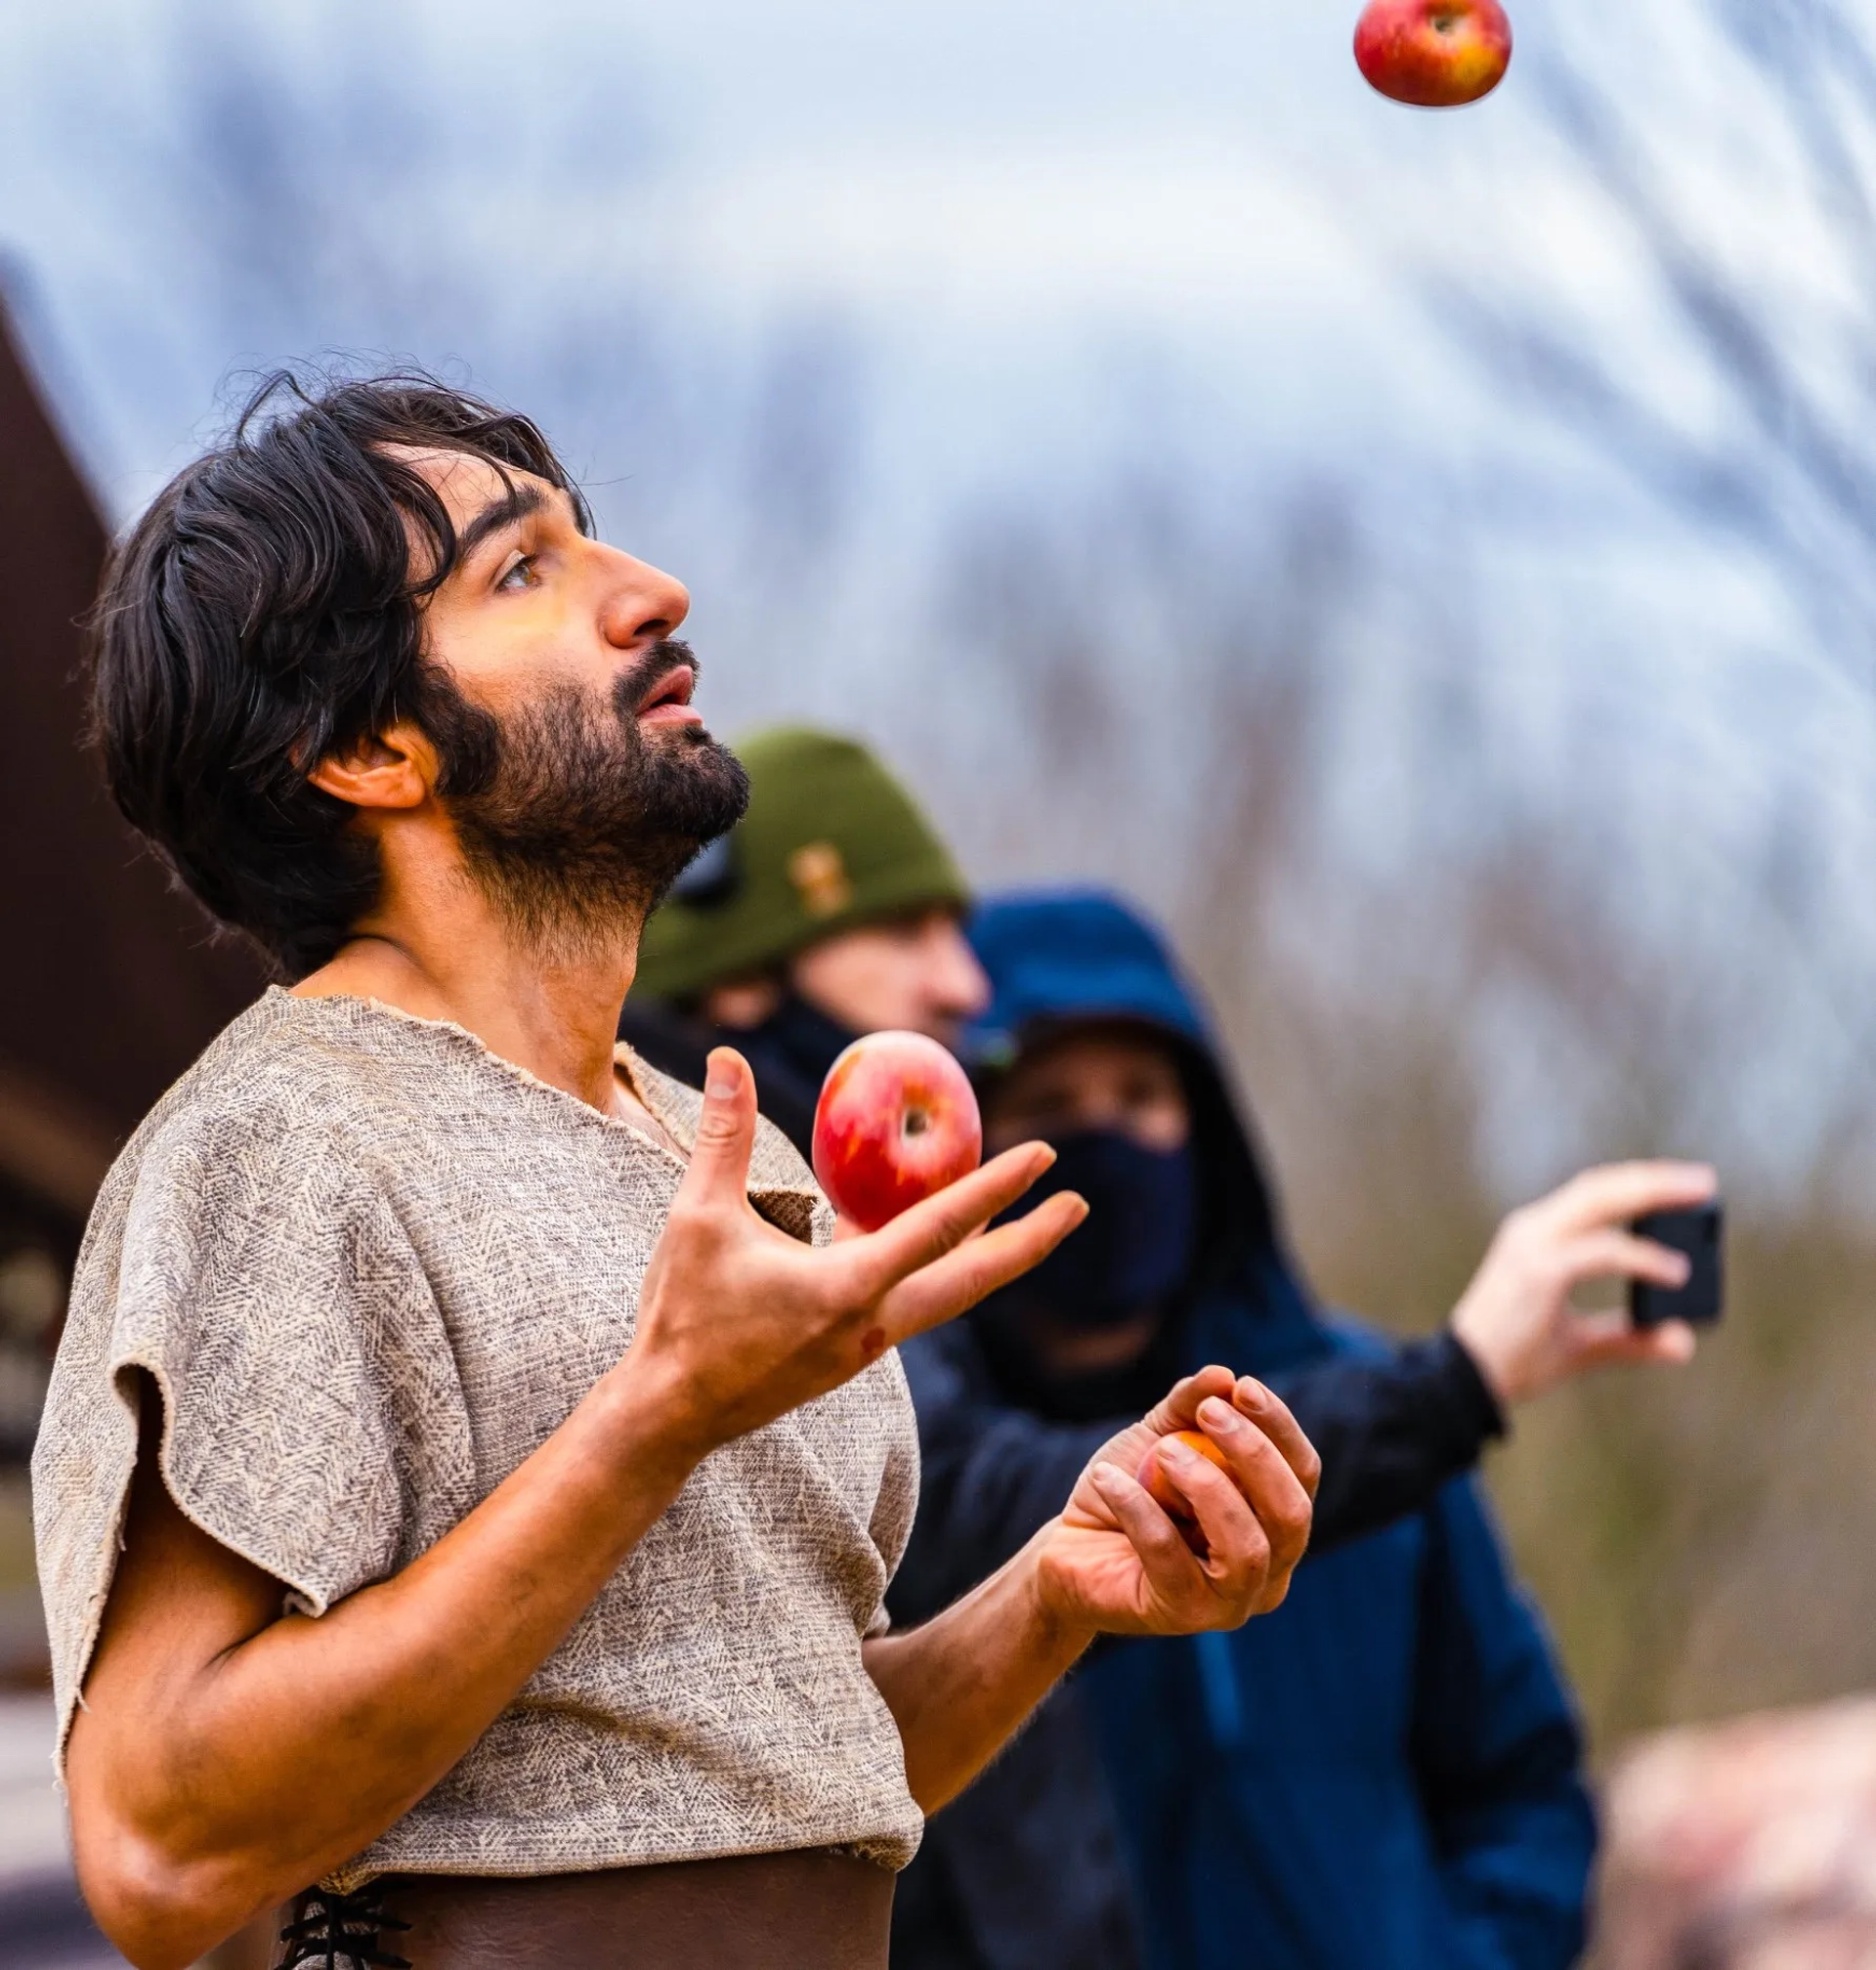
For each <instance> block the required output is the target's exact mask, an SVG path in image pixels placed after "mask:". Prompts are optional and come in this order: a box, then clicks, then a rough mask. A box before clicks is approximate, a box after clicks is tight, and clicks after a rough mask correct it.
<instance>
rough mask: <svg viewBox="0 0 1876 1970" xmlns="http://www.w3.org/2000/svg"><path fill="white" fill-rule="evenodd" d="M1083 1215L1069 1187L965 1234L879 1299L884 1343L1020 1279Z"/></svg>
mask: <svg viewBox="0 0 1876 1970" xmlns="http://www.w3.org/2000/svg"><path fill="white" fill-rule="evenodd" d="M1086 1217H1087V1204H1086V1203H1084V1202H1083V1200H1082V1199H1081V1198H1080V1197H1078V1196H1076V1194H1075V1193H1074V1192H1073V1191H1072V1190H1058V1191H1057V1192H1056V1193H1055V1195H1054V1196H1053V1197H1045V1199H1044V1200H1043V1201H1042V1203H1040V1204H1039V1205H1037V1207H1036V1209H1035V1210H1034V1211H1029V1212H1026V1213H1025V1214H1024V1215H1023V1216H1022V1217H1021V1218H1019V1219H1017V1220H1016V1221H1015V1222H1014V1223H1012V1224H1000V1225H998V1227H997V1228H996V1230H994V1231H986V1232H985V1233H984V1235H983V1236H982V1237H981V1238H966V1239H965V1240H964V1242H963V1243H962V1244H960V1245H959V1246H958V1248H957V1249H956V1250H955V1251H952V1252H950V1253H948V1254H947V1255H946V1256H945V1257H944V1258H942V1259H936V1260H934V1261H932V1263H930V1264H928V1265H922V1266H921V1267H920V1268H919V1269H918V1270H917V1271H916V1272H914V1273H913V1274H912V1275H911V1276H910V1277H909V1278H906V1279H902V1280H901V1281H900V1282H899V1284H898V1285H897V1286H895V1287H893V1288H892V1290H891V1291H890V1292H889V1293H887V1294H886V1296H885V1298H884V1299H883V1300H881V1301H880V1303H879V1320H880V1325H881V1327H882V1328H883V1330H884V1332H885V1334H886V1338H887V1342H888V1345H889V1346H892V1347H897V1346H898V1345H899V1343H900V1342H902V1341H907V1340H910V1339H911V1338H912V1336H913V1335H915V1334H922V1333H923V1332H924V1331H925V1330H926V1328H928V1327H936V1326H939V1325H941V1324H942V1323H943V1322H944V1321H946V1320H950V1319H954V1318H955V1317H956V1316H957V1315H958V1314H959V1313H961V1312H963V1311H964V1310H965V1308H966V1307H970V1306H976V1304H977V1303H978V1301H980V1300H982V1299H984V1298H985V1297H986V1296H987V1295H988V1294H991V1293H994V1292H996V1290H997V1289H998V1287H1000V1286H1007V1285H1008V1284H1009V1282H1010V1281H1011V1280H1012V1279H1017V1278H1020V1277H1021V1276H1022V1275H1023V1274H1024V1273H1025V1272H1027V1271H1028V1270H1029V1268H1030V1267H1031V1266H1032V1265H1035V1264H1037V1263H1040V1262H1041V1261H1042V1260H1044V1259H1045V1258H1046V1257H1047V1256H1048V1254H1049V1253H1051V1252H1052V1251H1053V1250H1054V1249H1055V1247H1056V1246H1057V1245H1059V1244H1060V1243H1061V1242H1062V1240H1063V1239H1064V1238H1066V1237H1067V1236H1068V1234H1069V1233H1070V1232H1071V1231H1073V1230H1074V1229H1075V1227H1076V1226H1077V1225H1078V1224H1080V1223H1081V1222H1082V1221H1083V1220H1084V1219H1085V1218H1086ZM874 1235H875V1236H879V1235H883V1234H879V1233H875V1234H874Z"/></svg>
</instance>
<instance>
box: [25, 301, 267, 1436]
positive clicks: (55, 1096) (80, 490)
mask: <svg viewBox="0 0 1876 1970" xmlns="http://www.w3.org/2000/svg"><path fill="white" fill-rule="evenodd" d="M106 546H107V530H106V526H105V523H104V520H103V519H102V517H101V515H100V513H99V511H98V507H97V503H96V501H95V500H94V499H93V497H92V495H91V492H90V491H89V489H88V488H87V486H86V484H85V482H84V479H83V477H82V476H81V474H80V473H79V471H78V469H77V467H76V465H75V464H74V462H73V460H72V459H71V457H70V456H69V454H68V452H67V450H66V448H65V446H64V443H63V442H62V441H61V438H60V435H59V431H58V428H57V426H56V424H55V423H54V420H53V418H52V417H51V415H50V414H49V413H48V410H47V407H46V405H45V403H44V402H43V400H42V398H41V396H40V394H39V392H38V390H37V389H36V387H35V386H34V383H33V380H32V377H31V375H30V373H29V371H28V369H27V366H26V364H25V362H24V360H23V357H22V355H21V349H20V346H19V343H18V340H17V338H16V336H15V335H14V333H13V331H12V329H11V326H10V324H9V323H8V321H7V320H6V318H5V316H4V313H0V596H4V598H5V600H4V606H0V925H3V926H4V932H5V943H4V947H3V948H0V1275H3V1274H4V1267H5V1263H6V1260H7V1255H8V1254H10V1253H18V1252H19V1251H21V1249H22V1248H30V1249H34V1250H36V1251H37V1252H39V1253H41V1254H43V1255H47V1256H51V1257H56V1259H57V1260H58V1261H59V1262H60V1263H62V1264H64V1263H68V1262H69V1259H70V1257H71V1255H72V1254H73V1253H74V1252H75V1249H76V1244H77V1239H78V1236H79V1234H80V1232H81V1230H82V1228H83V1224H84V1220H85V1215H86V1213H87V1211H88V1210H89V1208H90V1205H91V1199H92V1195H93V1193H94V1192H95V1190H96V1189H97V1186H98V1183H99V1180H100V1179H101V1178H102V1177H103V1176H104V1173H105V1170H106V1169H107V1165H108V1163H109V1160H110V1158H111V1156H112V1154H113V1153H114V1152H115V1149H116V1147H117V1145H118V1144H119V1143H120V1142H121V1141H122V1140H123V1139H124V1137H125V1136H126V1135H129V1133H130V1131H131V1130H132V1129H134V1128H135V1127H136V1125H137V1122H138V1120H139V1119H140V1118H141V1117H142V1116H143V1114H144V1113H145V1112H146V1111H147V1110H148V1109H149V1106H150V1104H151V1102H153V1101H154V1100H155V1098H156V1097H157V1095H159V1094H160V1093H161V1092H162V1091H163V1090H164V1088H166V1087H167V1086H168V1085H169V1083H170V1082H171V1081H172V1080H174V1079H175V1077H176V1076H177V1074H179V1073H180V1072H181V1071H182V1069H183V1068H184V1067H186V1066H187V1065H188V1064H189V1062H190V1061H191V1060H192V1058H193V1057H194V1056H195V1054H196V1053H198V1052H199V1051H200V1050H201V1049H202V1047H203V1046H204V1044H205V1043H206V1042H207V1041H208V1040H209V1039H210V1038H211V1037H212V1036H213V1035H214V1033H215V1032H216V1031H217V1030H218V1029H219V1028H220V1027H221V1026H223V1025H224V1024H226V1022H227V1021H228V1020H229V1019H230V1018H231V1017H232V1016H233V1015H234V1013H235V1012H236V1011H237V1010H238V1009H239V1008H240V1007H241V1006H243V1005H244V1004H246V1003H247V1002H248V1001H249V1000H250V999H251V998H252V997H253V996H254V994H255V993H256V992H257V991H258V990H259V989H260V985H261V982H262V981H261V974H260V971H259V969H258V966H257V965H256V964H255V962H254V961H253V959H252V958H250V957H249V956H248V955H247V953H246V952H245V951H243V950H242V949H241V948H240V947H239V946H237V945H235V944H233V943H231V942H228V941H223V940H217V939H216V938H215V937H214V936H213V935H212V933H211V930H210V927H209V924H208V921H207V920H206V919H205V918H204V916H203V915H202V913H201V912H200V911H199V910H197V909H196V908H195V906H194V905H193V904H192V903H191V902H190V901H189V900H188V899H187V898H186V897H183V896H181V895H179V894H177V893H176V892H175V891H174V890H173V889H172V888H171V886H170V884H169V882H168V879H167V878H166V876H165V874H164V872H163V871H162V869H161V868H160V867H159V866H158V865H157V864H156V862H154V861H153V860H152V859H151V858H150V857H149V855H148V854H147V853H145V852H144V851H143V850H142V849H140V848H139V846H138V845H137V842H136V840H135V838H134V837H133V836H132V835H131V834H130V831H129V830H128V829H127V828H126V827H125V825H124V824H123V822H122V821H121V819H120V818H119V817H118V815H117V813H116V810H115V809H114V807H113V806H112V805H111V802H110V799H109V796H108V795H107V793H106V792H105V789H104V786H103V784H102V781H101V778H100V775H99V770H98V764H97V761H96V759H95V758H94V757H93V756H92V755H91V753H89V752H88V751H87V750H86V749H85V748H84V745H83V726H84V708H83V699H84V691H83V682H82V678H81V676H80V669H81V664H82V654H83V643H82V629H81V626H80V624H81V620H82V619H83V617H84V615H85V613H86V611H87V610H88V609H89V608H90V606H91V603H92V600H93V598H94V597H95V595H96V593H97V590H98V580H99V575H100V573H101V571H102V568H103V565H104V559H105V552H106ZM3 1285H4V1277H3V1276H0V1286H3ZM4 1300H5V1295H4V1293H3V1292H0V1328H4V1326H5V1324H6V1320H5V1315H6V1306H5V1305H4ZM6 1434H7V1433H6V1431H5V1429H4V1427H0V1437H4V1436H5V1435H6ZM0 1454H4V1446H0Z"/></svg>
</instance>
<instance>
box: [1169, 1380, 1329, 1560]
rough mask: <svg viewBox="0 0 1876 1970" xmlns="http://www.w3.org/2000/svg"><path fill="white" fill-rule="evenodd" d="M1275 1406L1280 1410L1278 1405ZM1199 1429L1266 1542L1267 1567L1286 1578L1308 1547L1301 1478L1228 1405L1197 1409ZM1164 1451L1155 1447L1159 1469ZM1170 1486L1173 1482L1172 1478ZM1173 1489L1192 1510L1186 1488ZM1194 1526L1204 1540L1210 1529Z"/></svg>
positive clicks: (1214, 1401)
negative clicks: (1218, 1452)
mask: <svg viewBox="0 0 1876 1970" xmlns="http://www.w3.org/2000/svg"><path fill="white" fill-rule="evenodd" d="M1265 1393H1266V1394H1267V1393H1268V1391H1266V1392H1265ZM1270 1399H1271V1400H1272V1401H1273V1402H1274V1401H1275V1400H1276V1398H1275V1397H1274V1396H1271V1397H1270ZM1278 1406H1279V1407H1281V1405H1280V1404H1279V1405H1278ZM1288 1413H1289V1412H1288V1411H1287V1410H1286V1411H1285V1414H1286V1415H1287V1414H1288ZM1293 1427H1294V1426H1293ZM1199 1428H1200V1429H1201V1430H1203V1431H1204V1432H1205V1434H1206V1435H1207V1436H1209V1437H1210V1438H1211V1439H1212V1441H1213V1442H1214V1443H1215V1444H1216V1445H1217V1446H1218V1448H1219V1449H1220V1450H1222V1451H1223V1452H1224V1455H1225V1458H1226V1461H1227V1462H1228V1463H1229V1465H1230V1469H1231V1477H1233V1478H1235V1479H1236V1482H1235V1484H1234V1485H1233V1486H1232V1487H1231V1488H1232V1489H1234V1490H1235V1491H1237V1492H1239V1493H1240V1494H1241V1495H1242V1497H1243V1499H1244V1501H1245V1503H1246V1504H1247V1505H1248V1506H1249V1508H1250V1510H1251V1511H1252V1512H1253V1513H1254V1514H1255V1515H1256V1517H1257V1520H1258V1525H1259V1526H1260V1527H1261V1528H1262V1535H1263V1537H1264V1538H1265V1539H1266V1540H1267V1541H1268V1542H1269V1552H1268V1558H1269V1561H1270V1563H1271V1565H1272V1566H1273V1567H1277V1568H1281V1569H1282V1570H1283V1571H1285V1572H1287V1571H1288V1570H1289V1569H1290V1568H1291V1567H1293V1566H1294V1565H1295V1564H1296V1563H1297V1562H1298V1561H1299V1560H1300V1559H1301V1558H1302V1553H1303V1548H1304V1547H1305V1546H1307V1545H1308V1543H1309V1526H1310V1523H1311V1520H1312V1519H1313V1517H1314V1506H1313V1504H1312V1502H1311V1496H1310V1492H1309V1490H1308V1488H1307V1487H1306V1486H1305V1484H1304V1483H1303V1480H1302V1477H1301V1474H1300V1472H1298V1471H1297V1470H1296V1468H1295V1467H1294V1466H1293V1465H1292V1464H1291V1462H1290V1460H1289V1459H1288V1458H1287V1457H1286V1456H1285V1455H1284V1453H1283V1451H1282V1449H1281V1448H1280V1447H1279V1446H1278V1444H1277V1443H1276V1442H1275V1441H1274V1440H1273V1439H1272V1438H1271V1437H1270V1436H1269V1435H1266V1434H1265V1433H1264V1431H1263V1430H1262V1429H1260V1428H1259V1427H1258V1425H1257V1424H1255V1423H1253V1422H1251V1421H1249V1420H1248V1419H1247V1418H1246V1417H1244V1416H1242V1415H1240V1414H1239V1412H1238V1410H1237V1408H1236V1406H1235V1404H1233V1403H1231V1402H1224V1401H1220V1400H1219V1399H1218V1398H1217V1397H1216V1396H1208V1397H1207V1398H1206V1400H1205V1401H1203V1402H1201V1403H1200V1404H1199ZM1297 1435H1298V1437H1299V1438H1300V1439H1301V1441H1302V1442H1303V1446H1304V1448H1307V1447H1308V1443H1307V1438H1304V1437H1302V1433H1301V1432H1300V1431H1298V1432H1297ZM1168 1447H1169V1446H1168V1445H1167V1444H1162V1445H1161V1446H1160V1460H1161V1468H1162V1469H1165V1468H1167V1463H1166V1460H1167V1452H1168ZM1180 1447H1182V1446H1180ZM1188 1454H1190V1453H1188ZM1313 1455H1314V1453H1313V1452H1311V1456H1312V1457H1313ZM1193 1461H1194V1462H1196V1463H1200V1464H1203V1463H1204V1462H1205V1460H1204V1459H1203V1458H1194V1460H1193ZM1174 1469H1175V1470H1176V1467H1174ZM1193 1477H1194V1482H1195V1483H1196V1482H1198V1481H1199V1479H1198V1477H1197V1474H1196V1473H1194V1474H1193ZM1174 1481H1175V1482H1176V1481H1177V1479H1176V1477H1175V1479H1174ZM1178 1488H1179V1489H1180V1490H1181V1491H1182V1492H1184V1493H1185V1495H1186V1496H1187V1497H1188V1498H1192V1502H1193V1505H1194V1509H1195V1510H1196V1508H1197V1505H1198V1500H1197V1499H1196V1498H1195V1497H1193V1494H1192V1491H1191V1488H1190V1487H1189V1486H1187V1485H1185V1484H1182V1483H1181V1484H1179V1485H1178ZM1199 1522H1200V1524H1201V1526H1203V1527H1204V1529H1205V1531H1206V1535H1207V1538H1208V1540H1209V1539H1210V1538H1211V1527H1210V1526H1208V1525H1206V1524H1205V1520H1204V1518H1203V1516H1201V1518H1200V1521H1199Z"/></svg>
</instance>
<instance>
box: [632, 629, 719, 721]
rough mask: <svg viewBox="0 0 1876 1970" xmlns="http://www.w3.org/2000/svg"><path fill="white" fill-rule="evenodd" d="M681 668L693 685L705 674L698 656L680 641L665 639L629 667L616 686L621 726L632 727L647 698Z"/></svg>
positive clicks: (671, 638)
mask: <svg viewBox="0 0 1876 1970" xmlns="http://www.w3.org/2000/svg"><path fill="white" fill-rule="evenodd" d="M679 664H683V665H684V667H685V668H686V669H687V670H689V671H690V673H691V682H692V683H693V684H695V683H696V682H697V680H698V678H699V677H701V676H702V675H703V664H700V663H699V662H698V661H697V652H696V651H695V650H693V649H692V648H691V646H690V645H689V644H688V643H684V642H680V641H679V640H678V638H677V637H675V636H665V637H661V638H660V639H659V640H658V641H657V642H656V643H654V644H653V645H652V647H651V648H650V649H649V650H647V651H646V653H645V654H644V656H642V657H640V658H639V659H638V660H637V661H636V662H635V663H632V664H627V665H626V667H625V668H624V669H623V670H621V671H620V672H619V673H618V677H617V678H616V679H615V680H614V682H613V709H614V711H615V712H617V713H618V719H619V722H620V723H621V724H624V725H630V724H631V722H632V721H633V719H635V718H636V717H637V716H638V707H639V706H640V705H641V704H643V703H644V701H645V694H646V693H647V692H648V691H650V690H651V688H652V686H653V685H654V684H656V683H657V682H658V681H659V679H660V678H661V677H663V676H665V675H667V674H668V673H669V672H670V671H672V670H675V669H676V668H677V666H678V665H679Z"/></svg>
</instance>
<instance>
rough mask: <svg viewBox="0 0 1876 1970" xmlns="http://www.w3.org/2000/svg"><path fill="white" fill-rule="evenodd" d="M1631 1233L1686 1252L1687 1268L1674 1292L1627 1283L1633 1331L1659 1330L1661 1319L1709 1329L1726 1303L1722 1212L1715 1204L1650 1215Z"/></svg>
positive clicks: (1716, 1202)
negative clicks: (1682, 1284)
mask: <svg viewBox="0 0 1876 1970" xmlns="http://www.w3.org/2000/svg"><path fill="white" fill-rule="evenodd" d="M1629 1229H1630V1230H1632V1231H1633V1232H1634V1233H1635V1235H1636V1236H1637V1237H1638V1238H1648V1239H1651V1240H1652V1241H1653V1242H1654V1243H1655V1244H1657V1245H1667V1246H1670V1247H1672V1248H1673V1250H1675V1251H1676V1252H1682V1253H1684V1254H1685V1255H1686V1260H1687V1263H1688V1265H1689V1267H1690V1268H1691V1269H1690V1270H1689V1271H1688V1273H1687V1283H1686V1284H1685V1285H1684V1286H1682V1287H1677V1288H1673V1289H1670V1288H1668V1287H1666V1286H1650V1285H1649V1284H1647V1283H1646V1282H1645V1281H1644V1280H1641V1279H1631V1280H1630V1281H1629V1319H1630V1321H1631V1322H1632V1323H1633V1324H1634V1325H1635V1326H1637V1327H1658V1326H1660V1324H1661V1323H1662V1321H1664V1320H1690V1321H1691V1322H1693V1324H1694V1325H1695V1326H1697V1327H1710V1326H1712V1324H1713V1323H1714V1322H1715V1321H1716V1320H1718V1319H1719V1317H1720V1309H1721V1306H1722V1305H1723V1303H1724V1301H1725V1298H1726V1257H1725V1236H1724V1234H1725V1229H1726V1212H1725V1210H1724V1208H1723V1207H1722V1206H1721V1204H1720V1203H1719V1202H1718V1200H1716V1201H1715V1202H1713V1203H1711V1204H1696V1205H1694V1206H1693V1207H1692V1208H1691V1209H1690V1210H1686V1211H1650V1212H1649V1213H1648V1215H1647V1216H1646V1217H1645V1218H1638V1219H1637V1220H1636V1221H1635V1222H1634V1223H1633V1224H1631V1225H1630V1226H1629Z"/></svg>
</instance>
